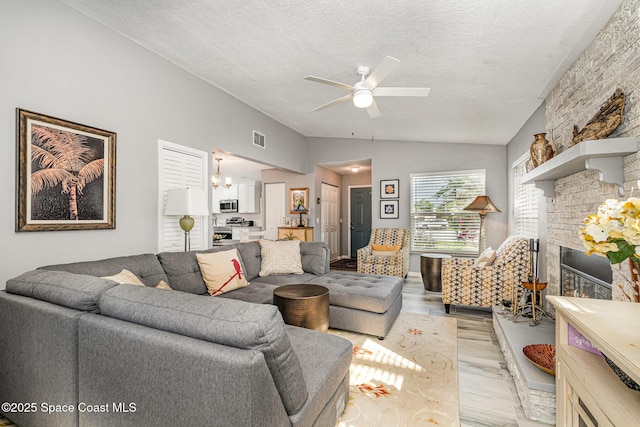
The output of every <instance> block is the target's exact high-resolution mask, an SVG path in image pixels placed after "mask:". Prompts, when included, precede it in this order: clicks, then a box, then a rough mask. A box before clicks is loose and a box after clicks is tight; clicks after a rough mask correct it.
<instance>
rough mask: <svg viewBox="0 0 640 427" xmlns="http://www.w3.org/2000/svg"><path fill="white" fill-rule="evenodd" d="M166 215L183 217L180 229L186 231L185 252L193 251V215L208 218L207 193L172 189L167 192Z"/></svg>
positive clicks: (186, 189)
mask: <svg viewBox="0 0 640 427" xmlns="http://www.w3.org/2000/svg"><path fill="white" fill-rule="evenodd" d="M164 214H165V215H182V218H180V228H181V229H182V231H184V250H185V251H190V250H191V229H192V228H193V225H194V223H195V221H194V219H193V218H192V217H191V215H195V216H208V215H209V206H208V202H207V193H206V192H205V191H203V190H195V189H192V188H171V189H169V190H167V205H166V206H165V208H164Z"/></svg>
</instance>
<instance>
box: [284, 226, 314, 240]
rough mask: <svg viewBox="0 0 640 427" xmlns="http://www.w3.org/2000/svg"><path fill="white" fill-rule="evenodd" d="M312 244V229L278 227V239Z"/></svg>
mask: <svg viewBox="0 0 640 427" xmlns="http://www.w3.org/2000/svg"><path fill="white" fill-rule="evenodd" d="M292 238H293V239H295V240H300V241H301V242H313V227H278V239H292Z"/></svg>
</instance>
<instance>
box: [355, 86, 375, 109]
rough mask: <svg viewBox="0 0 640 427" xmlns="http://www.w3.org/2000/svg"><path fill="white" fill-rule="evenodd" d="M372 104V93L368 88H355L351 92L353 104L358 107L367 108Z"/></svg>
mask: <svg viewBox="0 0 640 427" xmlns="http://www.w3.org/2000/svg"><path fill="white" fill-rule="evenodd" d="M371 104H373V93H372V92H371V90H369V89H357V90H356V91H355V92H353V105H355V106H356V107H358V108H369V107H371Z"/></svg>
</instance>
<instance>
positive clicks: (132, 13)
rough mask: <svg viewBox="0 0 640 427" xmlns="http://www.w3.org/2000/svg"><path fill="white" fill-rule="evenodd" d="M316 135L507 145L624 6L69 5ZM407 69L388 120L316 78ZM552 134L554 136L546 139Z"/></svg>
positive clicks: (586, 0) (447, 1)
mask: <svg viewBox="0 0 640 427" xmlns="http://www.w3.org/2000/svg"><path fill="white" fill-rule="evenodd" d="M62 1H63V2H64V3H66V4H67V5H69V6H71V7H73V8H75V9H77V10H79V11H80V12H82V13H84V14H86V15H88V16H89V17H91V18H93V19H95V20H97V21H98V22H101V23H103V24H104V25H106V26H108V27H110V28H112V29H113V30H115V31H117V32H119V33H122V34H123V35H125V36H126V37H129V38H131V39H132V40H134V41H136V42H137V43H139V44H141V45H143V46H145V47H147V48H148V49H150V50H152V51H154V52H156V53H157V54H158V55H160V56H162V57H164V58H166V59H168V60H169V61H171V62H173V63H175V64H177V65H179V66H180V67H182V68H184V69H186V70H188V71H189V72H191V73H193V74H195V75H197V76H199V77H201V78H202V79H204V80H206V81H208V82H210V83H212V84H214V85H215V86H217V87H219V88H221V89H222V90H224V91H226V92H228V93H230V94H231V95H233V96H235V97H237V98H239V99H240V100H242V101H244V102H246V103H247V104H249V105H251V106H253V107H255V108H256V109H258V110H260V111H262V112H264V113H265V114H267V115H268V116H270V117H272V118H274V119H276V120H277V121H279V122H281V123H283V124H284V125H286V126H289V127H291V128H293V129H295V130H296V131H298V132H300V133H301V134H303V135H306V136H317V137H355V138H366V139H370V138H372V137H373V138H375V139H390V140H407V141H432V142H454V143H455V142H465V143H486V144H506V143H508V142H509V140H510V139H511V138H512V137H513V136H514V135H515V134H516V133H517V131H518V130H519V129H520V127H521V126H522V125H523V124H524V122H525V121H526V120H527V119H528V118H529V117H530V116H531V114H532V113H533V112H534V111H535V109H536V108H537V107H538V106H539V105H540V103H541V102H542V101H543V99H544V98H545V97H546V95H547V94H548V92H549V91H550V90H551V89H552V88H553V87H554V86H555V85H556V83H557V81H558V80H559V78H560V77H561V76H562V74H563V73H564V72H565V71H566V70H567V69H568V67H569V66H570V65H571V63H572V62H573V61H574V60H575V58H577V56H578V55H579V54H580V53H581V52H582V51H583V50H584V48H585V47H586V46H587V45H588V43H589V42H590V41H591V40H592V39H593V38H594V37H595V35H596V34H597V33H598V31H599V30H600V29H601V28H602V27H603V26H604V24H606V22H607V21H608V19H609V18H610V17H611V15H612V14H613V13H614V12H615V10H616V9H617V8H618V6H619V4H620V3H621V0H562V1H558V0H537V1H531V0H457V1H451V0H393V1H389V0H366V1H365V0H349V1H345V0H316V1H311V0H279V1H265V0H225V1H222V0H189V1H187V0H183V1H179V0H146V1H130V0H109V1H104V0H62ZM386 55H389V56H393V57H395V58H398V59H399V60H401V61H402V63H401V64H400V66H399V67H398V68H397V69H396V70H395V71H394V72H392V73H391V74H390V75H389V76H388V77H387V78H386V79H384V81H383V82H382V84H381V86H400V87H411V86H416V87H430V88H431V93H430V95H429V96H428V97H427V98H390V97H385V98H377V100H376V102H377V105H378V108H379V109H380V111H381V113H382V115H381V116H380V117H378V118H376V119H370V118H369V116H368V114H367V112H366V111H365V110H361V109H357V108H355V107H354V106H353V104H352V103H351V102H344V103H342V104H339V105H337V106H334V107H332V108H330V109H327V110H323V111H321V112H312V111H311V110H313V109H314V108H315V107H318V106H320V105H322V104H325V103H327V102H329V101H332V100H333V99H335V98H338V97H340V96H343V95H345V94H347V92H345V91H344V90H342V89H339V88H336V87H331V86H325V85H321V84H318V83H314V82H309V81H305V80H303V78H304V77H305V76H307V75H315V76H319V77H324V78H327V79H330V80H335V81H339V82H343V83H347V84H350V85H351V84H353V83H355V82H356V81H357V80H358V76H357V75H356V72H355V71H356V67H357V66H358V65H368V66H370V67H371V68H375V66H376V65H377V64H378V63H379V62H380V61H381V60H382V59H383V58H384V56H386ZM541 131H543V129H541Z"/></svg>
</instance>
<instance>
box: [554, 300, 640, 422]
mask: <svg viewBox="0 0 640 427" xmlns="http://www.w3.org/2000/svg"><path fill="white" fill-rule="evenodd" d="M547 300H548V301H549V302H550V303H551V304H553V306H554V307H555V309H556V425H558V426H566V427H582V426H600V427H602V426H638V425H640V392H638V391H633V390H631V389H629V388H627V387H626V386H625V385H624V384H623V383H622V381H620V379H619V378H618V377H617V375H616V374H615V373H614V372H613V370H612V369H611V368H610V367H609V366H608V365H607V363H606V361H605V360H604V358H603V357H602V356H601V354H600V353H604V354H606V355H607V356H608V357H609V359H611V360H612V361H613V362H614V363H615V364H616V365H617V366H618V367H619V368H620V369H621V370H622V371H624V372H625V373H626V374H627V375H628V376H629V377H631V378H632V379H633V380H634V381H635V382H637V383H640V341H639V340H638V333H637V330H636V329H635V328H637V326H638V324H639V323H640V310H638V306H637V304H633V303H628V302H622V301H610V300H600V299H588V298H569V297H559V296H547ZM594 348H595V349H596V350H594Z"/></svg>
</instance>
